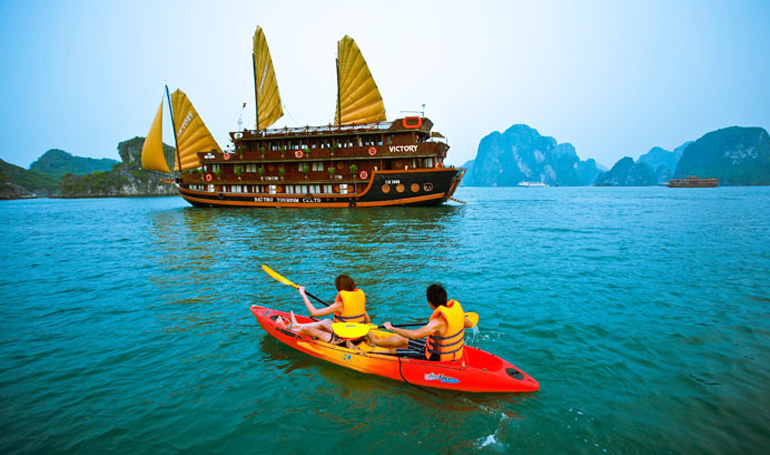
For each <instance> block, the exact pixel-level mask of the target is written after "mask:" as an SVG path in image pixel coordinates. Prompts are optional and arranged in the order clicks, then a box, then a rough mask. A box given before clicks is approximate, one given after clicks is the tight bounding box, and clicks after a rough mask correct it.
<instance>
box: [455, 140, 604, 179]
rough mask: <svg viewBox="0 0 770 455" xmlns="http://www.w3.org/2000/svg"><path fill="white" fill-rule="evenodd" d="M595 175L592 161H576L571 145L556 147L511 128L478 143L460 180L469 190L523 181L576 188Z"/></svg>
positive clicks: (594, 163) (595, 171)
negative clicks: (472, 157)
mask: <svg viewBox="0 0 770 455" xmlns="http://www.w3.org/2000/svg"><path fill="white" fill-rule="evenodd" d="M467 164H468V163H466V165H467ZM599 172H600V171H599V170H598V168H597V165H596V162H595V161H594V160H587V161H581V160H580V158H579V157H578V155H577V153H576V152H575V147H573V146H572V144H569V143H563V144H559V143H558V142H557V141H556V139H554V138H552V137H548V136H542V135H540V133H539V132H538V131H537V130H536V129H534V128H532V127H530V126H527V125H513V126H511V127H510V128H508V129H507V130H506V131H505V132H504V133H500V132H497V131H495V132H493V133H491V134H489V135H487V136H486V137H484V138H483V139H482V140H481V142H480V143H479V148H478V152H477V154H476V158H475V159H474V160H473V163H472V169H471V172H470V175H468V176H467V177H466V178H465V179H464V180H467V184H468V185H470V186H516V185H517V184H518V183H519V182H523V181H535V182H543V183H545V184H547V185H551V186H580V185H590V184H592V183H593V182H594V180H595V179H596V176H597V175H598V174H599Z"/></svg>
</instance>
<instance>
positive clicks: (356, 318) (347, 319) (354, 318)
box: [334, 314, 364, 322]
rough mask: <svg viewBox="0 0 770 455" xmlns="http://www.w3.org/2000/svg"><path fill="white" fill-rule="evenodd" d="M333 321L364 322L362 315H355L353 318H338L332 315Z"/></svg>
mask: <svg viewBox="0 0 770 455" xmlns="http://www.w3.org/2000/svg"><path fill="white" fill-rule="evenodd" d="M334 320H335V321H337V322H351V321H356V320H360V321H363V320H364V315H363V314H357V315H355V316H338V315H336V314H335V315H334Z"/></svg>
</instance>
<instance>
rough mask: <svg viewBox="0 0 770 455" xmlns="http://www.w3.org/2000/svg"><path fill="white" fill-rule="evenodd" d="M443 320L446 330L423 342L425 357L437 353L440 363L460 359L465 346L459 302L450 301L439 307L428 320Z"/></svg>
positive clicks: (462, 316) (461, 310) (463, 326)
mask: <svg viewBox="0 0 770 455" xmlns="http://www.w3.org/2000/svg"><path fill="white" fill-rule="evenodd" d="M435 318H443V319H444V323H445V324H446V326H447V327H446V330H445V331H444V333H442V334H441V335H430V336H429V337H428V339H427V340H426V341H425V357H426V358H428V359H429V358H431V355H432V354H433V353H438V354H439V355H440V356H441V357H440V358H439V360H440V361H442V362H448V361H451V360H457V359H461V358H462V357H463V346H464V345H465V313H463V307H461V306H460V302H458V301H457V300H450V301H448V302H447V304H446V306H439V307H438V308H436V310H435V311H434V312H433V314H432V315H431V317H430V319H431V320H433V319H435Z"/></svg>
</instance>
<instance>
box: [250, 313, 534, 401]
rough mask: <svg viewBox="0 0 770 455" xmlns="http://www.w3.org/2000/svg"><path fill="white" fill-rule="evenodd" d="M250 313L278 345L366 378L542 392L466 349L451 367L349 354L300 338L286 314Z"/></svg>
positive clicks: (503, 365) (378, 353)
mask: <svg viewBox="0 0 770 455" xmlns="http://www.w3.org/2000/svg"><path fill="white" fill-rule="evenodd" d="M251 312H252V313H254V316H256V317H257V322H259V325H260V326H262V328H263V329H265V331H266V332H267V333H269V334H270V335H272V336H273V337H274V338H276V339H277V340H278V341H280V342H282V343H284V344H286V345H288V346H291V347H292V348H294V349H296V350H298V351H300V352H304V353H305V354H308V355H311V356H313V357H316V358H319V359H321V360H325V361H327V362H331V363H334V364H336V365H340V366H343V367H345V368H350V369H351V370H355V371H360V372H361V373H366V374H376V375H378V376H383V377H386V378H390V379H395V380H397V381H403V382H406V383H408V384H414V385H418V386H422V387H433V388H437V389H449V390H459V391H463V392H508V393H511V392H534V391H536V390H538V389H539V388H540V384H538V382H537V381H536V380H534V379H533V378H532V377H531V376H529V375H528V374H526V373H524V372H523V371H521V370H520V369H519V368H517V367H516V366H514V365H513V364H511V363H509V362H507V361H505V360H503V359H501V358H500V357H497V356H495V355H492V354H490V353H488V352H484V351H482V350H481V349H476V348H472V347H470V346H467V345H466V346H465V348H464V349H463V353H464V354H463V358H462V359H460V360H455V361H452V362H434V361H428V360H419V359H407V358H402V357H398V356H395V355H393V354H391V353H389V352H386V351H385V350H383V349H381V348H378V347H374V346H370V345H368V344H366V343H360V344H359V345H358V348H359V349H349V348H347V347H345V346H337V345H334V344H329V343H326V342H323V341H320V340H317V339H314V338H312V337H308V336H304V335H300V334H298V333H296V332H293V331H291V330H288V329H287V328H286V327H284V326H283V325H282V324H279V323H277V322H276V318H278V316H282V317H284V318H288V317H289V313H287V312H285V311H277V310H271V309H270V308H264V307H261V306H258V305H254V306H252V307H251ZM296 317H297V322H299V323H306V322H311V321H312V319H310V318H308V317H305V316H299V315H297V316H296ZM373 333H374V335H375V336H383V335H387V334H388V332H385V331H380V330H374V331H373Z"/></svg>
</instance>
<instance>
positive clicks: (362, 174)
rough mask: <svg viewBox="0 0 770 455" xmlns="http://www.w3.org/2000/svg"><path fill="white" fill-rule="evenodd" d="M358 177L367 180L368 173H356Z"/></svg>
mask: <svg viewBox="0 0 770 455" xmlns="http://www.w3.org/2000/svg"><path fill="white" fill-rule="evenodd" d="M358 176H359V177H360V178H361V180H366V179H368V178H369V173H368V172H366V171H361V172H359V173H358Z"/></svg>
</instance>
